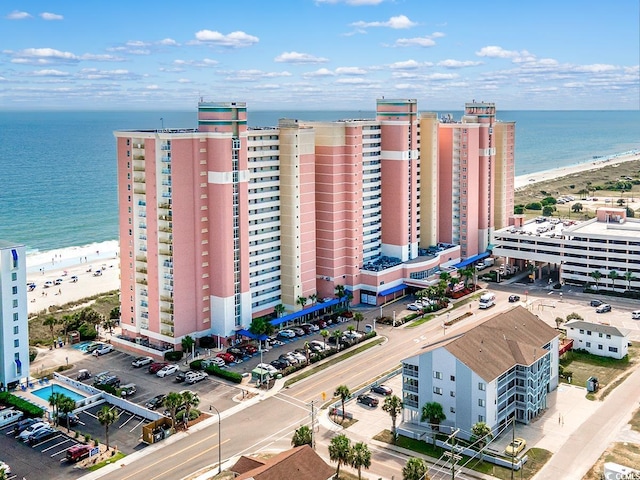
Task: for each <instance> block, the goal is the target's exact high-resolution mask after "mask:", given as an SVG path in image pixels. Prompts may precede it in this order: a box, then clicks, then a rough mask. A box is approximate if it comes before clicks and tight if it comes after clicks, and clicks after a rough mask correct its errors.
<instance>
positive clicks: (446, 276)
mask: <svg viewBox="0 0 640 480" xmlns="http://www.w3.org/2000/svg"><path fill="white" fill-rule="evenodd" d="M440 280H444V281H445V282H447V287H448V286H449V283H450V282H451V274H450V273H449V272H440Z"/></svg>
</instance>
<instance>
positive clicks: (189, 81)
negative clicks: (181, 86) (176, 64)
mask: <svg viewBox="0 0 640 480" xmlns="http://www.w3.org/2000/svg"><path fill="white" fill-rule="evenodd" d="M178 83H191V80H189V79H188V78H179V79H178Z"/></svg>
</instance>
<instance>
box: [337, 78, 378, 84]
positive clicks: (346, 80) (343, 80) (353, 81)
mask: <svg viewBox="0 0 640 480" xmlns="http://www.w3.org/2000/svg"><path fill="white" fill-rule="evenodd" d="M336 83H340V84H342V85H367V84H370V83H372V82H371V81H369V80H366V79H364V78H359V77H355V78H354V77H350V78H339V79H338V80H336Z"/></svg>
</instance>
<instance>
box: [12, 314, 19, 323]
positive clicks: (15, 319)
mask: <svg viewBox="0 0 640 480" xmlns="http://www.w3.org/2000/svg"><path fill="white" fill-rule="evenodd" d="M13 321H14V322H17V321H18V314H17V313H14V314H13Z"/></svg>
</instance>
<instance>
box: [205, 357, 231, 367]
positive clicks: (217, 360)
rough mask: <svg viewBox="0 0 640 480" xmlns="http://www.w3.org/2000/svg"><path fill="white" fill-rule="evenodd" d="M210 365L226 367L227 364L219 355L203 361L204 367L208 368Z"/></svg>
mask: <svg viewBox="0 0 640 480" xmlns="http://www.w3.org/2000/svg"><path fill="white" fill-rule="evenodd" d="M209 365H215V366H216V367H225V366H226V365H227V364H226V363H225V361H224V360H223V359H221V358H218V357H213V358H209V359H207V360H203V361H202V368H207V367H208V366H209Z"/></svg>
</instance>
